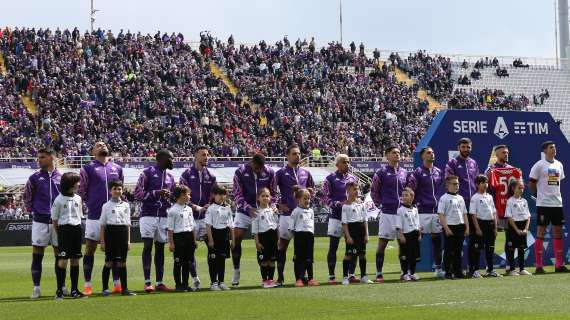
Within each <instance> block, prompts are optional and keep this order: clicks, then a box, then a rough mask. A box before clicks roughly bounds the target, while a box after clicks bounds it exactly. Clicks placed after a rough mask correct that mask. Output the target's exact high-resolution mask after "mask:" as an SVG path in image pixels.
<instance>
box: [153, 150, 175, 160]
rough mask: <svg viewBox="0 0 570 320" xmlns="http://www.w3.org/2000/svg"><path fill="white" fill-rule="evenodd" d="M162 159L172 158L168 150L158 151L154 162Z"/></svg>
mask: <svg viewBox="0 0 570 320" xmlns="http://www.w3.org/2000/svg"><path fill="white" fill-rule="evenodd" d="M164 157H173V154H172V152H170V150H168V149H161V150H159V151H158V153H157V154H156V160H158V159H161V158H164Z"/></svg>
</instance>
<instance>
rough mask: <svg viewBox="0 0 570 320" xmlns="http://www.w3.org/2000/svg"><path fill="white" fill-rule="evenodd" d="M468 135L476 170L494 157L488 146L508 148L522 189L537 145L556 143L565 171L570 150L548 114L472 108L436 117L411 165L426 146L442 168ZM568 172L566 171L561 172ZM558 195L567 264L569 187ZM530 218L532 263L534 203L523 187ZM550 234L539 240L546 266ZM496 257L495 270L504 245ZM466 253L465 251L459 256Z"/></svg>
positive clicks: (427, 252) (537, 155)
mask: <svg viewBox="0 0 570 320" xmlns="http://www.w3.org/2000/svg"><path fill="white" fill-rule="evenodd" d="M463 137H467V138H470V139H471V140H472V141H473V150H472V154H471V157H472V158H474V159H475V160H476V161H477V163H478V164H479V169H480V170H482V173H483V172H484V170H486V168H487V166H488V164H489V163H490V160H491V159H492V158H493V148H494V147H495V146H497V145H500V144H506V145H507V146H509V151H510V157H509V162H510V163H511V164H512V165H513V166H515V167H517V168H520V169H521V170H522V172H523V179H524V181H525V185H527V186H528V180H529V173H530V169H531V167H532V166H533V165H534V163H536V162H537V161H538V160H540V159H541V145H542V143H543V142H544V141H547V140H552V141H554V142H555V143H556V149H557V151H558V152H557V153H558V155H557V157H556V158H557V159H558V160H559V161H560V162H562V164H563V165H564V166H565V167H566V168H569V167H570V148H569V145H568V140H567V139H566V137H565V136H564V134H563V133H562V131H561V130H560V127H559V126H558V125H557V124H556V123H555V122H554V119H553V118H552V116H551V115H550V113H547V112H518V111H475V110H445V111H442V112H440V113H438V114H437V116H436V117H435V119H434V120H433V122H432V125H431V126H430V128H429V129H428V131H427V133H426V135H425V136H424V137H423V138H422V140H421V141H420V143H419V144H418V146H417V148H416V152H415V154H414V164H415V166H419V165H421V163H422V161H421V159H420V155H419V152H420V150H421V149H422V148H423V147H426V146H431V147H432V148H433V149H434V151H435V154H436V161H435V165H436V166H437V167H438V168H441V169H442V170H443V169H444V168H445V164H446V163H447V161H448V160H449V159H450V158H453V157H456V156H457V155H458V152H457V141H458V140H459V139H460V138H463ZM566 170H569V169H566ZM561 188H562V197H563V204H564V208H565V210H564V211H565V212H564V216H565V220H566V224H565V226H564V242H565V248H566V250H568V251H567V253H566V260H567V261H568V260H570V241H569V237H568V230H569V229H568V228H569V227H570V226H569V223H570V209H568V208H567V205H568V203H570V202H569V200H570V183H569V182H567V181H566V180H563V181H562V185H561ZM525 198H526V199H527V201H528V203H529V207H530V211H531V214H532V220H533V221H532V225H531V232H532V235H529V237H528V238H529V248H530V249H529V250H527V257H526V262H527V264H529V265H531V264H534V246H533V244H534V235H535V234H536V202H535V200H534V199H532V198H531V196H530V193H529V191H528V188H526V190H525ZM428 239H429V237H424V241H423V242H422V261H421V263H420V265H419V266H418V268H420V269H421V270H422V271H429V270H432V263H433V261H432V255H431V241H429V240H428ZM550 240H551V239H550V234H548V235H547V236H546V238H545V240H544V246H545V260H544V262H545V263H547V264H552V263H553V261H554V258H553V257H554V254H553V248H552V244H551V241H550ZM495 248H496V253H497V254H498V255H499V256H498V257H497V259H496V261H497V262H498V264H499V265H500V266H504V265H505V260H504V258H505V255H504V249H503V244H502V243H498V244H497V245H496V246H495ZM464 253H466V251H465V252H464Z"/></svg>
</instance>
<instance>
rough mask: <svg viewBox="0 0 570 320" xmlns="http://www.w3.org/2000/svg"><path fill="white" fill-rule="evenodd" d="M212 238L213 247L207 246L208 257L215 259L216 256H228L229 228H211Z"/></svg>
mask: <svg viewBox="0 0 570 320" xmlns="http://www.w3.org/2000/svg"><path fill="white" fill-rule="evenodd" d="M212 238H213V240H214V248H212V249H210V248H209V247H208V257H209V258H211V259H215V258H216V256H220V257H223V258H224V259H226V258H229V257H230V239H231V237H230V228H225V229H214V228H212Z"/></svg>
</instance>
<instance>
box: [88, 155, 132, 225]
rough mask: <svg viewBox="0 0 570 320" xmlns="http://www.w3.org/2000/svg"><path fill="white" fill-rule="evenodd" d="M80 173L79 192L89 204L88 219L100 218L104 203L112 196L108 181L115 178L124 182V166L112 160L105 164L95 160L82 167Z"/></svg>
mask: <svg viewBox="0 0 570 320" xmlns="http://www.w3.org/2000/svg"><path fill="white" fill-rule="evenodd" d="M79 175H80V177H81V181H80V183H79V192H78V193H79V195H80V196H81V198H82V199H83V201H84V202H85V205H86V206H87V219H91V220H99V217H100V216H101V208H103V204H105V202H107V201H109V199H110V198H111V194H110V192H109V187H108V183H109V182H111V181H113V180H121V181H122V182H124V180H125V178H124V176H123V168H121V166H120V165H118V164H116V163H114V162H111V161H107V163H105V164H103V163H101V162H100V161H98V160H93V161H91V162H90V163H88V164H86V165H84V166H83V167H82V168H81V170H80V172H79Z"/></svg>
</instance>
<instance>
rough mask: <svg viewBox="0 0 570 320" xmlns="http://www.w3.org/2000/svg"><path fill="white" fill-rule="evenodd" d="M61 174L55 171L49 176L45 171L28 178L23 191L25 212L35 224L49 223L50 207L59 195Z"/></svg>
mask: <svg viewBox="0 0 570 320" xmlns="http://www.w3.org/2000/svg"><path fill="white" fill-rule="evenodd" d="M62 175H63V173H61V171H59V170H57V169H55V170H54V171H52V173H51V174H50V173H49V172H47V171H45V170H39V171H36V172H35V173H34V174H32V175H31V176H30V178H29V179H28V182H27V183H26V187H25V190H24V195H23V199H24V204H25V206H26V210H27V211H28V212H29V213H30V214H31V215H32V219H33V220H34V221H36V222H41V223H51V205H52V204H53V201H54V200H55V198H56V197H57V196H58V195H59V184H60V181H61V176H62Z"/></svg>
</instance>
